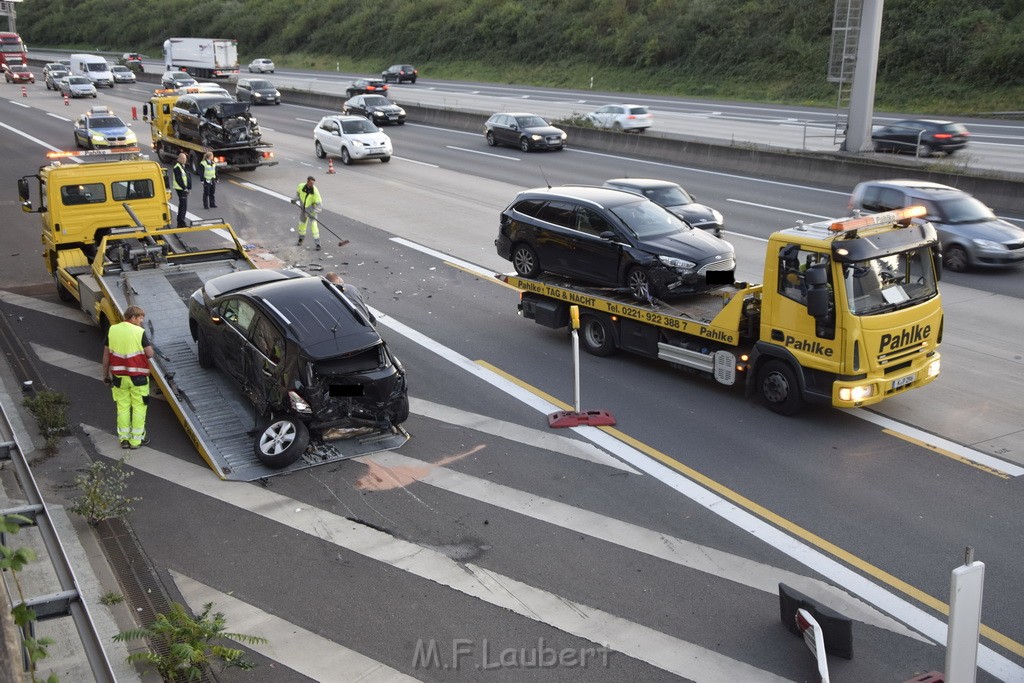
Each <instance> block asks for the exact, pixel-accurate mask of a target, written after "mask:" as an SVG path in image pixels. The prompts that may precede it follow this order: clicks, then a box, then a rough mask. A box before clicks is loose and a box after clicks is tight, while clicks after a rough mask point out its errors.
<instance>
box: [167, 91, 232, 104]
mask: <svg viewBox="0 0 1024 683" xmlns="http://www.w3.org/2000/svg"><path fill="white" fill-rule="evenodd" d="M226 92H227V91H225V93H226ZM225 98H226V99H225ZM230 98H231V96H230V95H227V94H221V93H213V92H201V93H194V94H193V93H189V94H188V95H182V96H181V97H179V98H178V102H181V101H182V100H186V99H192V100H195V103H196V104H197V105H199V106H200V107H202V106H204V105H210V104H220V103H221V102H226V101H229V100H230ZM178 102H175V103H174V106H178Z"/></svg>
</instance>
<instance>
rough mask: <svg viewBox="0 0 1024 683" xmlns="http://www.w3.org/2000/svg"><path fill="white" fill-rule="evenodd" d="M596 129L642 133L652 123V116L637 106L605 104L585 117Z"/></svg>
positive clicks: (640, 106) (646, 110)
mask: <svg viewBox="0 0 1024 683" xmlns="http://www.w3.org/2000/svg"><path fill="white" fill-rule="evenodd" d="M586 117H587V120H588V121H590V122H591V123H593V124H594V126H595V127H597V128H610V129H611V130H614V131H618V132H630V131H636V132H638V133H643V132H644V131H645V130H647V129H648V128H650V127H651V124H652V123H654V115H653V114H651V112H650V111H648V109H647V107H644V106H642V105H639V104H606V105H605V106H603V107H601V108H599V109H598V110H597V111H592V112H590V113H589V114H587V115H586Z"/></svg>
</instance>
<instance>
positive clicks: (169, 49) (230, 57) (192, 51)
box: [164, 38, 238, 78]
mask: <svg viewBox="0 0 1024 683" xmlns="http://www.w3.org/2000/svg"><path fill="white" fill-rule="evenodd" d="M164 66H165V67H166V68H167V70H168V71H187V72H188V73H189V74H191V75H192V76H195V77H197V78H217V77H226V76H228V75H230V74H237V73H238V41H237V40H234V39H230V38H168V39H167V40H165V41H164Z"/></svg>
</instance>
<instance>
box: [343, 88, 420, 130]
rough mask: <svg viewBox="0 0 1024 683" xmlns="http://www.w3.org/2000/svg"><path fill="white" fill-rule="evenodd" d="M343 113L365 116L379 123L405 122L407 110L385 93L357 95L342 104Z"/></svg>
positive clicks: (396, 123) (399, 123)
mask: <svg viewBox="0 0 1024 683" xmlns="http://www.w3.org/2000/svg"><path fill="white" fill-rule="evenodd" d="M341 113H342V114H351V115H353V116H365V117H366V118H368V119H370V120H371V121H373V122H374V123H376V124H377V125H383V124H385V123H390V124H394V125H398V126H401V125H402V124H404V123H405V110H404V109H402V108H401V107H399V106H398V105H397V104H395V103H394V102H392V101H391V100H389V99H388V98H386V97H384V96H383V95H356V96H355V97H353V98H352V99H350V100H348V101H347V102H345V104H343V105H342V106H341Z"/></svg>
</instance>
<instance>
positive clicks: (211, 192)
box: [199, 152, 217, 209]
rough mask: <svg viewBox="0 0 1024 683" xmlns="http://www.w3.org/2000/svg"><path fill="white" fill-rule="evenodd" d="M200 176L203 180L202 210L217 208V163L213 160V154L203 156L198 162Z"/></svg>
mask: <svg viewBox="0 0 1024 683" xmlns="http://www.w3.org/2000/svg"><path fill="white" fill-rule="evenodd" d="M199 170H200V175H201V176H202V179H203V208H204V209H216V208H217V199H216V193H217V162H216V161H214V159H213V152H207V153H206V154H204V155H203V160H202V161H200V162H199Z"/></svg>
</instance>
